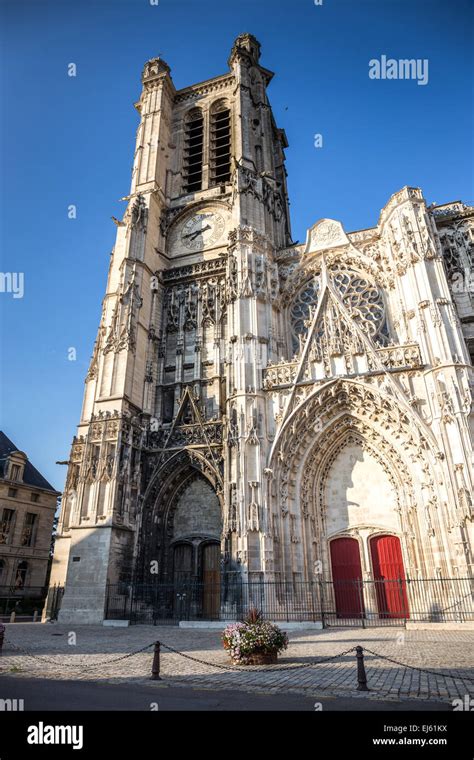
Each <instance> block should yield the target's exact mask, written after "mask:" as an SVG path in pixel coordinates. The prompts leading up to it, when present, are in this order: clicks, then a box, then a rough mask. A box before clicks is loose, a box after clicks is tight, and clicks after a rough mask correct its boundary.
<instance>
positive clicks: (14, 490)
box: [8, 488, 18, 499]
mask: <svg viewBox="0 0 474 760" xmlns="http://www.w3.org/2000/svg"><path fill="white" fill-rule="evenodd" d="M17 493H18V488H9V489H8V495H9V496H10V498H12V499H14V498H15V496H16V495H17Z"/></svg>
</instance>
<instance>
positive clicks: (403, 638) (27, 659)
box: [0, 623, 474, 702]
mask: <svg viewBox="0 0 474 760" xmlns="http://www.w3.org/2000/svg"><path fill="white" fill-rule="evenodd" d="M281 627H282V628H284V624H281ZM5 635H6V639H5V644H4V647H3V656H2V657H1V659H0V672H3V673H8V674H12V673H17V674H18V677H22V675H24V676H26V675H28V676H34V677H42V676H43V677H45V678H46V677H47V678H57V679H69V680H93V681H102V682H108V683H123V682H130V681H135V682H140V681H143V680H145V679H146V680H148V679H149V678H150V674H151V664H152V659H153V646H149V648H147V649H146V650H145V651H142V652H139V653H137V654H134V653H135V652H136V651H137V650H140V649H142V648H143V647H146V646H147V645H152V644H153V642H154V641H155V640H160V641H161V642H162V643H163V644H168V645H169V646H170V647H172V648H173V649H176V650H179V651H180V652H182V653H183V654H184V655H187V656H188V657H192V658H196V660H203V661H204V662H205V663H207V664H204V663H203V662H197V661H196V660H194V659H188V658H187V657H183V656H182V655H180V654H175V653H171V652H168V651H166V649H165V648H163V649H162V657H161V675H162V677H163V679H164V681H163V683H164V684H166V683H169V684H170V685H173V686H176V685H183V686H199V687H201V688H209V689H223V688H227V689H228V688H233V689H240V690H244V691H256V692H267V693H272V692H280V691H282V690H284V691H286V692H293V693H303V694H306V695H314V696H317V695H318V694H320V695H334V696H342V695H343V696H349V695H350V696H353V697H358V698H363V699H382V698H383V699H384V700H387V699H394V700H400V699H424V700H438V701H440V700H441V701H449V702H451V701H452V700H453V699H457V698H461V699H463V698H464V697H465V696H466V695H469V694H472V693H474V668H473V662H474V654H473V652H474V632H469V631H464V632H463V631H436V630H430V631H405V630H404V629H400V628H372V629H368V630H367V629H365V630H364V629H362V628H344V629H343V628H338V629H326V630H322V631H320V630H309V629H307V630H303V631H291V632H290V633H289V637H290V645H289V647H288V649H287V650H286V651H285V652H284V653H283V655H282V656H281V657H280V658H279V665H278V667H277V668H275V667H274V666H273V667H272V668H270V669H269V668H266V669H262V670H252V669H249V668H245V667H244V666H240V667H237V668H236V669H231V668H232V667H234V668H235V666H232V665H231V663H230V660H229V657H228V655H227V654H226V652H224V650H223V649H222V645H221V642H220V631H218V630H203V629H185V628H178V627H175V626H156V627H153V626H133V627H130V628H106V627H102V626H90V625H88V626H75V627H71V626H65V625H59V624H56V623H54V624H48V623H46V624H39V623H37V624H32V623H15V624H11V625H7V630H6V634H5ZM74 641H75V643H74ZM359 644H360V645H361V646H363V647H364V648H366V649H370V650H372V651H373V652H375V653H377V654H379V655H383V656H384V657H389V658H392V659H394V660H398V661H400V662H401V663H404V664H406V665H410V666H412V667H414V668H416V669H412V668H407V667H404V666H400V665H397V664H394V663H392V662H389V661H387V660H383V659H378V658H376V657H374V656H373V655H370V654H367V653H366V655H365V665H366V672H367V681H368V685H369V688H370V691H369V692H368V693H365V692H359V691H356V686H357V668H356V658H355V652H354V651H352V652H350V653H348V654H345V655H343V656H342V657H341V658H337V659H335V660H334V661H331V662H326V663H323V664H318V665H313V666H309V663H310V662H311V661H312V660H314V659H319V658H325V657H331V656H334V655H338V654H339V653H341V652H346V651H347V650H350V649H352V647H355V646H357V645H359ZM15 647H17V648H21V650H23V651H18V649H16V648H15ZM26 653H28V654H26ZM130 655H131V656H130ZM118 658H120V659H118ZM211 663H212V664H211ZM213 664H214V665H220V666H224V667H229V666H230V668H229V670H224V669H222V668H216V667H214V666H213ZM418 668H419V669H420V670H418ZM424 670H433V671H436V673H426V672H423V671H424Z"/></svg>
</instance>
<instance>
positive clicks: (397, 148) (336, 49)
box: [0, 0, 474, 489]
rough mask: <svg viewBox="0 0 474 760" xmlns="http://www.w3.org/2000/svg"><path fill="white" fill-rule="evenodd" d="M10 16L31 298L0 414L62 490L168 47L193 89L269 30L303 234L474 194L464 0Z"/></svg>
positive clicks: (296, 230)
mask: <svg viewBox="0 0 474 760" xmlns="http://www.w3.org/2000/svg"><path fill="white" fill-rule="evenodd" d="M0 16H1V18H0V26H1V30H2V31H1V32H0V34H1V39H0V42H1V48H2V53H1V58H0V81H1V90H2V95H3V96H2V100H1V107H0V108H1V110H0V129H1V131H0V141H1V167H0V183H1V184H0V199H1V212H2V213H1V227H0V242H1V251H2V264H1V271H3V272H24V275H25V294H24V297H23V298H22V299H13V297H12V294H9V293H0V309H1V312H2V329H1V333H0V335H1V383H2V385H1V407H0V412H1V417H0V425H1V427H2V429H4V430H5V432H6V433H7V435H9V436H10V438H12V439H13V441H14V442H15V443H16V445H17V446H18V447H19V448H22V449H24V450H26V452H27V453H28V455H29V457H30V459H31V461H32V462H33V464H35V466H37V467H38V468H39V469H40V470H41V472H42V473H43V474H44V475H45V476H46V477H47V478H48V479H49V480H50V482H51V483H52V484H53V485H54V486H55V487H57V488H59V489H60V488H61V487H62V485H63V481H64V477H65V468H64V467H62V468H61V467H58V466H56V465H55V461H56V460H57V459H66V458H67V456H68V453H69V446H70V442H71V439H72V436H73V435H74V432H75V427H76V425H77V422H78V420H79V415H80V409H81V403H82V393H83V388H84V376H85V373H86V371H87V367H88V364H89V358H90V355H91V351H92V346H93V341H94V338H95V333H96V330H97V326H98V321H99V316H100V307H101V300H102V297H103V294H104V289H105V283H106V275H107V268H108V262H109V254H110V251H111V249H112V247H113V244H114V238H115V227H114V225H113V223H112V221H111V220H110V217H111V216H112V215H114V216H116V217H120V216H121V214H122V213H123V211H124V205H123V203H120V202H119V198H121V197H123V196H124V195H126V194H127V193H128V190H129V182H130V169H131V164H132V155H133V150H134V141H135V130H136V127H137V123H138V121H137V119H138V114H137V113H136V111H135V109H134V108H133V103H134V102H135V101H136V100H137V99H138V97H139V93H140V74H141V70H142V67H143V63H144V62H145V61H146V60H147V59H149V58H151V57H153V56H156V55H159V54H161V55H162V56H163V57H164V58H165V60H166V61H167V62H168V63H169V65H170V66H171V69H172V76H173V79H174V83H175V86H176V87H177V88H180V87H185V86H187V85H188V84H192V83H193V82H198V81H201V80H204V79H208V78H210V77H213V76H216V75H218V74H221V73H224V72H225V71H226V70H227V58H228V55H229V52H230V49H231V46H232V42H233V40H234V39H235V37H236V36H237V35H238V34H240V33H241V32H244V31H245V32H251V33H253V34H254V35H255V36H256V37H257V38H258V39H259V40H260V42H261V43H262V64H263V65H264V66H266V67H267V68H269V69H271V70H272V71H274V72H275V74H276V76H275V78H274V80H273V82H272V83H271V85H270V89H269V96H270V99H271V103H272V106H273V109H274V113H275V117H276V120H277V123H278V125H279V126H280V127H283V128H284V129H285V130H286V132H287V135H288V139H289V142H290V147H289V148H288V150H287V169H288V174H289V177H288V182H289V192H290V201H291V214H292V228H293V237H294V239H295V240H298V239H299V240H302V239H304V236H305V230H306V228H307V227H309V226H310V225H311V224H313V223H314V222H315V221H316V220H317V219H319V218H321V217H333V218H338V219H340V220H341V221H342V223H343V225H344V226H345V228H346V229H348V230H351V229H358V228H363V227H368V226H371V225H374V224H375V223H376V221H377V217H378V214H379V211H380V209H381V208H382V206H383V205H384V204H385V203H386V202H387V200H388V199H389V197H390V195H391V194H392V193H394V192H395V191H396V190H398V189H400V188H401V187H403V185H407V184H408V185H417V186H420V187H422V189H423V191H424V193H425V197H426V198H427V200H428V202H433V201H434V202H437V203H443V202H446V201H449V200H454V199H459V198H461V199H463V200H465V201H468V202H469V201H470V202H472V201H473V197H474V193H473V187H472V161H473V146H472V134H473V114H472V106H471V104H472V73H470V72H472V63H473V62H472V53H471V52H470V49H471V48H472V39H470V34H471V32H470V30H471V29H472V21H473V18H472V17H473V3H472V2H467V0H457V1H455V2H453V1H451V2H446V1H445V0H443V1H441V0H440V1H438V0H358V1H356V0H323V5H322V6H316V5H315V4H314V0H292V1H290V0H288V1H286V0H285V1H284V0H259V1H258V0H257V1H255V0H253V1H252V2H251V1H250V0H240V1H239V2H230V1H227V2H226V1H225V0H220V1H219V2H218V1H217V0H192V1H191V0H188V2H186V1H183V0H159V4H158V5H151V4H150V0H49V1H48V0H44V1H43V0H34V1H33V0H22V2H18V1H17V0H0ZM382 54H385V55H387V56H388V57H392V58H396V59H400V58H421V59H425V58H426V59H428V61H429V82H428V84H427V85H426V86H420V85H417V83H416V82H415V81H388V80H386V81H382V80H371V79H369V77H368V62H369V60H370V59H372V58H379V57H380V56H381V55H382ZM69 63H75V64H76V66H77V76H76V77H75V78H72V77H68V76H67V66H68V64H69ZM316 133H321V134H322V135H323V148H321V149H316V148H315V147H314V135H315V134H316ZM70 204H75V205H76V206H77V219H75V220H70V219H68V215H67V208H68V206H69V205H70ZM70 347H74V348H75V349H76V352H77V359H76V361H69V360H68V349H69V348H70Z"/></svg>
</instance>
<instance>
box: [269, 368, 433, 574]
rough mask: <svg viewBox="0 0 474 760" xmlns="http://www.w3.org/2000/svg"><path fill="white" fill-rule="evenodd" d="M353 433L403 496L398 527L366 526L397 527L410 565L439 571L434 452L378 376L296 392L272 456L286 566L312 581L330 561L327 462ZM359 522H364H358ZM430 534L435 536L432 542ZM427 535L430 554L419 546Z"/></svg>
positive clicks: (273, 495) (376, 525) (371, 522)
mask: <svg viewBox="0 0 474 760" xmlns="http://www.w3.org/2000/svg"><path fill="white" fill-rule="evenodd" d="M299 392H300V391H297V393H299ZM348 437H349V440H352V441H353V442H357V445H359V446H360V447H362V448H363V449H365V451H366V452H367V456H369V455H370V457H372V459H373V461H374V462H377V465H376V467H380V468H382V470H383V471H384V472H385V473H386V479H387V482H390V483H391V484H392V490H393V493H394V494H395V495H396V500H397V503H396V511H397V513H398V514H399V522H398V525H395V524H392V525H391V526H389V525H388V524H387V523H383V522H380V521H379V522H377V520H376V519H368V520H365V521H362V523H363V525H362V527H364V529H367V530H372V531H375V530H377V529H386V530H387V529H389V528H390V527H391V531H392V532H394V533H396V534H397V535H399V536H400V538H401V540H402V544H403V546H404V556H405V558H406V563H407V567H409V568H410V569H411V571H412V572H413V573H416V572H422V573H428V574H429V573H430V572H434V567H433V556H432V554H434V553H435V552H438V553H439V554H442V553H443V552H444V546H443V541H444V535H443V533H442V531H441V530H440V525H439V513H438V509H437V504H438V503H439V502H438V491H437V483H436V481H435V479H434V478H433V471H434V470H435V468H436V462H437V459H436V452H435V451H433V449H432V447H431V445H430V442H429V441H427V440H426V438H425V437H424V435H423V431H422V430H420V428H419V427H418V426H417V425H416V424H413V419H412V417H411V415H408V414H407V413H406V412H405V410H404V408H403V407H402V406H401V405H400V404H398V403H397V401H396V399H395V398H394V397H393V396H391V395H389V394H384V393H383V392H382V391H381V389H380V388H378V387H377V385H376V384H375V383H374V382H372V383H371V382H360V381H356V380H347V379H339V380H337V381H333V382H330V383H327V384H324V385H323V386H322V387H320V388H317V389H316V390H315V391H313V392H312V393H310V394H309V395H308V396H307V397H305V394H304V390H302V391H301V399H299V398H298V397H297V395H296V397H295V408H294V410H293V411H292V412H291V414H290V415H289V416H288V418H287V420H286V421H285V423H284V424H283V426H282V430H281V432H280V435H279V437H278V441H277V445H276V447H275V448H274V451H273V457H272V459H270V461H269V471H270V472H272V471H274V472H275V477H274V479H273V480H271V481H270V490H269V502H270V503H272V504H274V505H278V506H274V507H273V508H272V509H273V526H274V528H273V533H274V536H276V543H277V544H278V545H279V546H281V555H282V556H281V561H280V566H281V570H280V572H283V573H285V575H287V574H288V573H293V572H298V573H300V574H302V575H304V577H307V578H308V579H310V578H312V568H313V563H314V562H315V561H317V560H321V558H322V559H323V566H325V567H326V568H327V567H328V555H327V543H325V542H327V538H328V536H327V535H326V534H325V532H324V530H323V526H322V525H321V514H322V510H323V508H324V494H323V493H322V492H321V489H323V488H324V468H325V467H326V468H327V467H329V465H330V463H331V456H332V454H333V452H335V451H337V449H338V447H341V446H342V447H344V445H346V442H347V439H348ZM272 468H273V470H272ZM339 475H340V473H339ZM384 477H385V476H384ZM317 489H320V490H319V493H316V490H317ZM318 520H319V524H318ZM365 523H367V524H365ZM348 527H349V526H348ZM357 527H361V526H357V525H352V528H357ZM282 535H283V538H282ZM426 537H429V538H430V539H431V538H433V539H434V540H433V542H431V541H430V542H429V544H428V546H427V545H426V544H427V542H426ZM423 541H424V543H425V552H421V551H420V547H421V546H422V544H423ZM430 545H431V546H432V547H433V552H431V551H430ZM423 557H424V559H423ZM425 560H426V561H425ZM276 564H278V560H277V562H276Z"/></svg>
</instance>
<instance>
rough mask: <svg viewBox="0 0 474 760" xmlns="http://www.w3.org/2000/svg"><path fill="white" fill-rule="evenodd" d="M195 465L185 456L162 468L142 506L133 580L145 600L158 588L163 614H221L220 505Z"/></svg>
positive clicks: (204, 473) (214, 489)
mask: <svg viewBox="0 0 474 760" xmlns="http://www.w3.org/2000/svg"><path fill="white" fill-rule="evenodd" d="M199 464H200V462H199V461H198V460H197V459H196V460H191V459H190V457H189V456H186V455H184V454H183V455H182V456H179V457H176V458H173V460H172V461H169V462H168V463H167V465H166V466H164V467H163V468H160V471H159V472H157V473H156V474H155V475H154V477H153V479H152V482H151V484H150V487H149V489H148V493H147V498H146V500H145V504H144V508H143V516H142V526H141V531H140V544H139V550H138V553H137V566H136V574H135V578H136V581H137V582H138V583H139V584H140V586H142V587H143V588H145V594H144V596H146V597H147V598H149V597H150V587H151V588H152V593H151V596H152V597H153V594H154V590H155V589H159V598H160V599H162V600H163V603H162V606H163V608H166V610H163V615H164V614H165V612H166V614H167V615H172V616H173V617H187V616H188V615H190V614H192V615H193V616H198V617H201V616H202V617H206V618H212V617H216V616H218V614H219V608H220V583H221V564H222V563H221V557H222V552H221V540H222V533H223V518H222V505H221V501H220V498H219V495H218V490H217V487H216V484H215V483H213V482H212V480H211V478H210V477H208V472H207V471H206V470H204V471H203V470H202V469H201V468H200V467H199V466H198V465H199ZM153 598H154V597H153ZM159 614H160V615H161V614H162V611H159Z"/></svg>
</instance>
